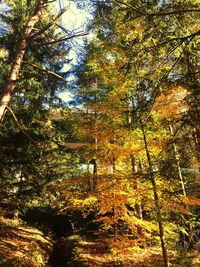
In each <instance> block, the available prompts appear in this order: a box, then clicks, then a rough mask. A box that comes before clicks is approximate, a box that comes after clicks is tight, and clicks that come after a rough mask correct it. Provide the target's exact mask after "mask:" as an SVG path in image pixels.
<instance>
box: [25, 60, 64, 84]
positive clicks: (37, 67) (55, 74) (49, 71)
mask: <svg viewBox="0 0 200 267" xmlns="http://www.w3.org/2000/svg"><path fill="white" fill-rule="evenodd" d="M23 63H24V64H28V65H30V66H32V67H34V68H36V69H39V70H41V71H43V72H45V73H47V74H51V75H53V76H55V77H56V78H58V79H61V80H63V81H65V82H66V80H65V79H64V78H63V77H62V76H60V75H59V74H57V73H56V72H53V71H51V70H48V69H43V68H42V67H40V66H39V65H37V64H34V63H31V62H29V61H23Z"/></svg>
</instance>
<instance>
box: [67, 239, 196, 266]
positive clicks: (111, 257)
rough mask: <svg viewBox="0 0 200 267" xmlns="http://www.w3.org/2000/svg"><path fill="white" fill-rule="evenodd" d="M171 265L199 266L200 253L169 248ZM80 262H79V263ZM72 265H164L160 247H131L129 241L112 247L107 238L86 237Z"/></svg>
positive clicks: (78, 246) (78, 247)
mask: <svg viewBox="0 0 200 267" xmlns="http://www.w3.org/2000/svg"><path fill="white" fill-rule="evenodd" d="M107 241H108V240H107ZM169 258H170V266H172V267H199V266H200V255H199V253H198V251H192V252H190V253H188V254H187V255H186V254H185V253H182V254H180V253H179V254H178V253H177V252H175V250H169ZM77 263H79V264H77ZM70 266H85V267H115V266H122V267H163V260H162V252H161V249H160V248H159V247H146V248H140V247H138V246H135V247H131V246H130V244H129V243H128V242H127V244H126V242H121V243H118V246H115V245H113V248H112V249H111V248H110V246H109V245H108V243H107V242H106V240H105V239H98V238H94V237H92V238H91V237H90V238H88V237H85V238H82V240H81V241H79V243H78V245H77V247H76V262H75V265H73V264H71V265H70Z"/></svg>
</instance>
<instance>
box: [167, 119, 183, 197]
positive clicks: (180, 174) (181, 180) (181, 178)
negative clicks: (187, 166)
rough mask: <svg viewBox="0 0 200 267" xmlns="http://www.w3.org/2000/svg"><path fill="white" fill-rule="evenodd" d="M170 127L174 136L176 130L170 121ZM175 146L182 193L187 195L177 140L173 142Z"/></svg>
mask: <svg viewBox="0 0 200 267" xmlns="http://www.w3.org/2000/svg"><path fill="white" fill-rule="evenodd" d="M169 129H170V134H171V136H172V137H173V136H174V130H173V127H172V124H171V123H169ZM173 148H174V156H175V160H176V167H177V173H178V177H179V180H180V184H181V189H182V193H183V196H185V197H186V191H185V184H184V181H183V176H182V172H181V166H180V159H179V157H180V156H179V153H178V149H177V145H176V143H175V142H173Z"/></svg>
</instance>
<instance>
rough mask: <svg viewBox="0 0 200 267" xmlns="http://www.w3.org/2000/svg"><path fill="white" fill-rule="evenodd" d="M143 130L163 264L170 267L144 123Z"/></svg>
mask: <svg viewBox="0 0 200 267" xmlns="http://www.w3.org/2000/svg"><path fill="white" fill-rule="evenodd" d="M141 130H142V135H143V141H144V146H145V151H146V157H147V162H148V166H149V178H150V181H151V184H152V188H153V195H154V202H155V208H156V216H157V222H158V226H159V234H160V242H161V248H162V255H163V263H164V267H169V259H168V253H167V247H166V242H165V238H164V227H163V222H162V216H161V206H160V200H159V196H158V190H157V185H156V179H155V176H154V172H153V164H152V161H151V156H150V152H149V148H148V143H147V137H146V133H145V129H144V125H143V123H142V122H141Z"/></svg>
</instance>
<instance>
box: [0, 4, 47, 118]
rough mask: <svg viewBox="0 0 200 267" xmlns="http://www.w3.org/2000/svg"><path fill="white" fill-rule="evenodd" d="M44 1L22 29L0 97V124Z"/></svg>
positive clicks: (38, 5) (39, 17)
mask: <svg viewBox="0 0 200 267" xmlns="http://www.w3.org/2000/svg"><path fill="white" fill-rule="evenodd" d="M45 2H46V1H45V0H39V1H38V4H37V5H36V8H35V12H34V15H33V16H30V17H29V18H28V20H27V22H26V24H25V26H24V28H23V31H22V38H21V39H20V41H19V46H18V50H17V53H16V55H15V58H14V61H13V64H12V66H11V70H10V73H9V75H8V78H7V83H6V86H5V89H4V91H3V93H2V95H1V97H0V123H2V122H3V119H4V116H5V112H6V107H7V106H8V104H9V102H10V100H11V97H12V95H13V93H14V90H15V87H16V81H17V78H18V76H19V72H20V70H21V66H22V62H23V58H24V54H25V52H26V50H27V48H28V41H29V37H30V34H31V32H32V30H33V28H34V26H35V24H36V23H37V22H38V21H39V20H40V19H41V16H42V8H43V6H44V4H45Z"/></svg>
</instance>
